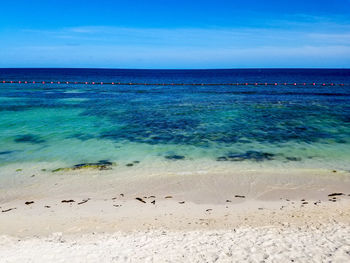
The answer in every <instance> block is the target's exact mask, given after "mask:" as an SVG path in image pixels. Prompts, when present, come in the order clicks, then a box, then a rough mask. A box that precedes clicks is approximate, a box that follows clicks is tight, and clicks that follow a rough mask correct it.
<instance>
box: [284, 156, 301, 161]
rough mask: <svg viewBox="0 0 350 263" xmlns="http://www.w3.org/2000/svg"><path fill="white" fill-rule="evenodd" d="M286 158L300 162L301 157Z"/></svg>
mask: <svg viewBox="0 0 350 263" xmlns="http://www.w3.org/2000/svg"><path fill="white" fill-rule="evenodd" d="M286 160H288V161H293V162H300V161H301V158H300V157H288V156H287V157H286Z"/></svg>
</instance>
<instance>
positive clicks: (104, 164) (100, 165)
mask: <svg viewBox="0 0 350 263" xmlns="http://www.w3.org/2000/svg"><path fill="white" fill-rule="evenodd" d="M116 165H117V164H116V163H115V162H110V161H107V160H100V161H98V162H97V163H80V164H76V165H74V166H73V167H68V168H57V169H54V170H52V172H53V173H55V172H60V171H74V170H83V169H95V170H111V169H112V166H116Z"/></svg>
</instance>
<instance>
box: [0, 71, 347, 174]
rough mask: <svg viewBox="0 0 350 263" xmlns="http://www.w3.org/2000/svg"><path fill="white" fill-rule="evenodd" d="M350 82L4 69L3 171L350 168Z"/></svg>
mask: <svg viewBox="0 0 350 263" xmlns="http://www.w3.org/2000/svg"><path fill="white" fill-rule="evenodd" d="M2 81H6V82H5V83H2ZM8 81H13V82H18V81H21V83H8ZM25 81H27V83H25ZM42 81H45V84H43V83H42ZM33 82H35V83H33ZM51 82H53V83H51ZM57 82H60V83H59V84H58V83H57ZM66 82H68V84H67V83H66ZM74 82H78V83H74ZM85 82H87V84H85ZM92 82H95V84H92ZM101 82H102V83H103V84H101ZM112 82H113V83H136V84H135V85H111V84H108V83H112ZM164 83H168V84H171V83H175V84H176V83H177V84H179V83H181V84H183V85H153V84H164ZM233 83H241V84H242V85H232V84H233ZM245 83H247V84H245ZM255 83H261V84H263V83H276V84H277V85H255ZM283 83H295V84H293V85H283ZM303 83H306V84H303ZM312 83H315V84H312ZM323 83H327V84H325V85H323ZM330 83H333V84H334V85H331V84H330ZM142 84H148V85H142ZM191 84H203V85H191ZM206 84H216V85H206ZM337 84H344V85H337ZM349 84H350V70H349V69H224V70H221V69H217V70H133V69H0V174H1V167H5V166H7V165H10V164H12V165H13V164H15V165H17V167H21V165H22V164H26V163H31V164H36V163H37V164H42V163H45V165H46V166H45V167H47V166H48V167H50V164H52V169H54V168H57V167H58V164H59V166H64V167H71V166H73V165H76V164H83V163H96V162H100V161H105V162H106V161H108V162H109V161H110V162H115V163H116V164H118V166H119V167H128V169H133V168H134V167H136V166H137V165H141V164H142V165H143V167H146V168H147V167H156V168H157V167H158V166H159V167H167V166H168V165H176V166H178V167H182V166H186V167H187V169H188V170H191V168H190V167H191V165H190V164H191V163H193V164H195V165H194V166H193V168H192V169H193V170H196V169H197V170H198V169H199V170H200V169H202V170H203V169H204V168H203V167H209V166H210V167H214V168H213V169H217V170H220V169H222V167H229V168H227V169H235V168H237V169H238V168H239V169H250V168H251V167H262V168H264V167H270V168H273V167H278V168H282V169H289V168H308V169H318V168H323V169H340V170H350V86H349ZM185 164H186V165H185ZM202 165H203V166H202ZM118 166H116V168H114V169H118ZM201 166H202V167H201ZM189 172H191V171H189Z"/></svg>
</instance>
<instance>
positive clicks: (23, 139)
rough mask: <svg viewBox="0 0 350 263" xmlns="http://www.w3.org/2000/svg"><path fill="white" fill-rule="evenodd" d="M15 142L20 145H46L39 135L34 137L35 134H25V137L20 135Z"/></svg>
mask: <svg viewBox="0 0 350 263" xmlns="http://www.w3.org/2000/svg"><path fill="white" fill-rule="evenodd" d="M15 142H19V143H33V144H40V143H44V142H45V140H44V139H42V138H41V137H40V136H38V135H33V134H25V135H19V136H17V137H16V139H15Z"/></svg>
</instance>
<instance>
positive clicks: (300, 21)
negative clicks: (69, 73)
mask: <svg viewBox="0 0 350 263" xmlns="http://www.w3.org/2000/svg"><path fill="white" fill-rule="evenodd" d="M0 12H1V16H0V34H1V35H0V67H97V68H256V67H258V68H263V67H320V68H325V67H337V68H350V0H327V1H325V0H294V1H287V0H278V1H277V0H260V1H258V0H244V1H243V0H237V1H234V0H231V1H228V0H215V1H214V0H212V1H206V0H202V1H193V0H191V1H190V0H177V1H175V0H174V1H173V0H167V1H166V0H144V1H141V0H130V1H126V0H125V1H118V0H114V1H112V0H110V1H108V0H99V1H89V0H85V1H80V0H46V1H38V0H31V1H28V0H20V1H16V0H13V1H3V2H2V3H1V11H0Z"/></svg>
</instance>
